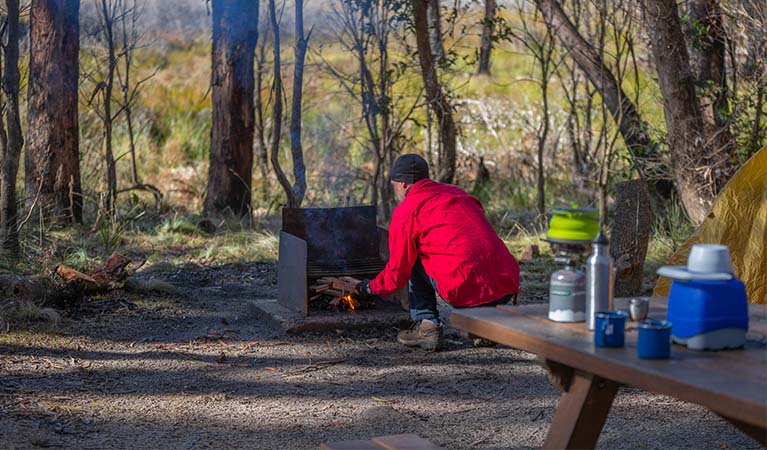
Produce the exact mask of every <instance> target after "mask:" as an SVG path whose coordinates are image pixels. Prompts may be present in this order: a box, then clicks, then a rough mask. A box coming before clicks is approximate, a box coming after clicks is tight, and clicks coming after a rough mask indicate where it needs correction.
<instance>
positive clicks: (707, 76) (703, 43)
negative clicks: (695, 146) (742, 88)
mask: <svg viewBox="0 0 767 450" xmlns="http://www.w3.org/2000/svg"><path fill="white" fill-rule="evenodd" d="M688 16H689V19H690V23H691V26H690V27H689V28H690V29H689V30H688V35H690V36H689V38H688V43H689V44H690V45H689V46H688V48H689V51H690V64H691V68H692V71H693V74H694V76H695V79H696V86H697V92H699V101H700V105H701V112H702V114H703V125H704V127H705V128H704V131H705V133H706V140H707V141H709V142H711V145H712V146H713V148H719V149H722V151H723V152H725V153H726V154H728V155H729V154H732V152H733V151H734V148H735V142H734V140H733V137H732V134H731V132H730V128H729V125H728V124H727V120H726V116H727V115H728V113H729V106H728V104H727V76H726V63H725V50H726V41H727V39H726V34H725V30H724V26H723V24H722V11H721V8H720V7H719V2H718V1H715V0H689V1H688ZM701 30H705V31H706V32H705V34H702V35H701V34H700V33H699V31H701Z"/></svg>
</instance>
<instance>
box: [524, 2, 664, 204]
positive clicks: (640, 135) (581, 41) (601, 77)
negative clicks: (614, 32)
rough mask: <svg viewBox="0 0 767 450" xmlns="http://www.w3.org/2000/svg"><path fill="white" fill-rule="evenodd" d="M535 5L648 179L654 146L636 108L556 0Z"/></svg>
mask: <svg viewBox="0 0 767 450" xmlns="http://www.w3.org/2000/svg"><path fill="white" fill-rule="evenodd" d="M535 4H536V6H537V7H538V9H539V10H540V11H541V13H542V14H543V16H544V18H545V19H546V23H547V25H548V26H549V28H550V29H551V30H552V33H553V34H555V35H556V36H557V38H558V39H559V41H560V43H561V44H562V45H563V46H564V47H565V48H566V49H567V51H568V54H569V56H570V57H571V58H572V59H573V60H574V61H575V62H576V64H578V67H579V68H580V69H581V70H582V71H583V73H584V75H585V76H586V77H587V78H588V79H589V81H590V82H591V83H592V84H593V85H594V87H595V88H596V89H597V91H598V92H599V94H600V95H601V97H602V99H603V101H604V103H605V106H606V107H607V110H608V111H609V112H610V114H611V116H612V117H613V120H614V121H615V123H616V124H617V125H618V127H619V130H620V133H621V136H622V137H623V141H624V142H625V144H626V147H627V148H628V150H629V154H630V155H631V160H632V164H633V165H634V167H635V168H636V169H637V171H638V172H639V174H640V175H641V176H642V177H643V178H647V179H652V178H653V173H654V171H655V170H654V166H655V165H656V162H655V161H654V159H655V158H656V155H655V148H656V144H655V143H654V142H653V140H652V139H651V138H650V136H649V134H648V133H647V130H648V128H649V127H648V125H647V124H646V123H645V122H644V121H643V120H642V118H641V117H640V115H639V112H638V110H637V107H636V105H635V104H634V103H633V102H632V101H631V99H630V98H629V97H628V96H627V95H626V93H625V92H624V91H623V88H622V87H621V85H620V84H619V83H618V80H617V79H616V78H615V75H614V74H613V72H612V71H611V70H610V69H609V68H608V67H607V66H606V65H605V62H604V61H603V60H602V59H601V58H600V57H599V54H598V52H597V51H596V50H595V48H594V46H593V45H592V44H590V43H589V42H588V40H586V39H585V38H584V37H583V36H582V35H581V34H580V33H579V32H578V29H577V28H576V27H575V25H573V23H572V21H571V20H570V19H569V18H568V16H567V14H566V13H565V11H564V10H563V9H562V6H561V5H560V3H559V2H558V1H557V0H535ZM653 188H654V189H653V190H654V191H655V192H656V193H660V194H661V196H662V197H666V198H668V196H669V194H670V192H667V191H666V190H665V189H663V188H662V187H659V186H658V185H657V184H653Z"/></svg>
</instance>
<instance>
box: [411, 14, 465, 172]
mask: <svg viewBox="0 0 767 450" xmlns="http://www.w3.org/2000/svg"><path fill="white" fill-rule="evenodd" d="M412 1H413V15H414V19H415V36H416V46H417V47H418V60H419V62H420V64H421V76H422V77H423V83H424V89H425V91H426V99H427V101H428V103H429V107H430V108H431V109H432V110H433V111H434V113H435V115H436V116H437V122H438V125H439V139H440V147H441V148H440V150H441V151H440V158H439V170H438V173H437V180H438V181H440V182H442V183H452V182H453V177H454V175H455V158H456V154H455V147H456V141H455V140H456V127H455V122H454V121H453V108H452V105H451V104H450V100H449V99H448V98H447V95H445V92H444V90H443V87H442V85H441V84H440V82H439V79H438V78H437V69H436V67H435V64H434V58H433V57H432V53H431V47H430V46H429V30H428V20H427V13H426V9H427V3H428V1H429V0H412Z"/></svg>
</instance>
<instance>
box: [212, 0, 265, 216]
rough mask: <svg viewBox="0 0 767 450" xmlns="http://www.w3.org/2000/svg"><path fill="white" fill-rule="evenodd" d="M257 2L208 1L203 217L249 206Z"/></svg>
mask: <svg viewBox="0 0 767 450" xmlns="http://www.w3.org/2000/svg"><path fill="white" fill-rule="evenodd" d="M257 40H258V1H255V2H253V1H250V0H214V1H213V57H212V63H213V67H212V79H211V84H212V91H213V117H212V121H213V124H212V128H211V142H210V169H209V170H208V192H207V195H206V197H205V206H204V214H205V215H206V216H210V215H217V214H221V213H224V212H231V213H232V214H234V215H236V216H240V217H244V216H248V215H249V214H250V210H251V180H252V172H253V130H254V105H253V101H254V99H253V87H254V84H255V81H254V74H253V63H254V58H255V49H256V42H257Z"/></svg>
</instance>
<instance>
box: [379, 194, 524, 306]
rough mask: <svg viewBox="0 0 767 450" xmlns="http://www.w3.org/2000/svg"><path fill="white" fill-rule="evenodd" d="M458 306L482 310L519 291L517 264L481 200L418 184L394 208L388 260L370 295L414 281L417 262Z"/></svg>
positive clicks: (443, 293)
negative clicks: (488, 218) (413, 276)
mask: <svg viewBox="0 0 767 450" xmlns="http://www.w3.org/2000/svg"><path fill="white" fill-rule="evenodd" d="M419 256H420V257H421V262H422V263H423V267H424V269H426V273H427V274H428V275H429V276H430V277H431V278H433V279H434V280H435V281H436V282H437V290H438V292H439V295H440V296H441V297H442V298H443V299H445V300H446V301H447V302H448V303H450V304H451V305H454V306H478V305H482V304H484V303H489V302H492V301H495V300H498V299H499V298H501V297H503V296H504V295H507V294H514V293H517V292H518V291H519V265H518V264H517V260H516V259H514V257H513V256H512V255H511V253H509V250H508V249H507V248H506V245H505V244H504V243H503V242H502V241H501V239H500V238H498V236H497V235H496V234H495V230H494V229H493V227H492V225H490V222H488V220H487V218H486V217H485V212H484V210H483V209H482V205H481V204H480V203H479V200H477V199H476V198H474V197H472V196H470V195H469V194H467V193H466V192H464V191H463V190H462V189H461V188H458V187H456V186H452V185H449V184H441V183H437V182H436V181H432V180H430V179H425V180H420V181H418V182H417V183H415V184H414V185H413V186H412V187H411V188H410V190H409V191H408V193H407V195H406V196H405V199H404V200H403V201H402V203H401V204H400V205H399V206H397V207H396V208H395V209H394V213H393V214H392V219H391V224H390V225H389V261H388V262H387V263H386V267H385V268H384V269H383V270H382V271H381V273H379V274H378V276H376V277H375V279H373V280H372V281H371V282H370V291H371V292H372V293H374V294H379V295H390V294H392V293H393V292H394V291H396V290H397V289H399V288H401V287H403V286H404V285H405V284H406V283H407V281H408V280H409V279H410V273H411V271H412V269H413V265H414V264H415V261H416V258H418V257H419Z"/></svg>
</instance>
